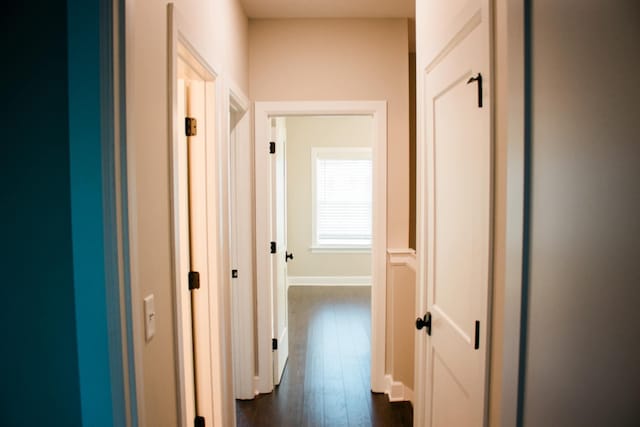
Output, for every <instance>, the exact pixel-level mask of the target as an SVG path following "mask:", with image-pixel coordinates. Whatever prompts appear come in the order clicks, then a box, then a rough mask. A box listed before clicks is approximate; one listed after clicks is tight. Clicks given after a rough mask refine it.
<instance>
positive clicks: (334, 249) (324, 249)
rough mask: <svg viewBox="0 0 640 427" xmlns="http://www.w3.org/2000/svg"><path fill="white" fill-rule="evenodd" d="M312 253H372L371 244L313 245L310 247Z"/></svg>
mask: <svg viewBox="0 0 640 427" xmlns="http://www.w3.org/2000/svg"><path fill="white" fill-rule="evenodd" d="M309 251H310V252H311V253H343V254H351V253H365V254H366V253H371V247H370V246H366V247H363V246H312V247H310V248H309Z"/></svg>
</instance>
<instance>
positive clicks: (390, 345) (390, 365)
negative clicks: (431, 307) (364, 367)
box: [386, 255, 416, 390]
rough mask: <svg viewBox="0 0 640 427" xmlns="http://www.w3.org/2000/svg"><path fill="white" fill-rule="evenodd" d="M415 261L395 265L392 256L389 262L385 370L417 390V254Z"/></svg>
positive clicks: (395, 378) (394, 378)
mask: <svg viewBox="0 0 640 427" xmlns="http://www.w3.org/2000/svg"><path fill="white" fill-rule="evenodd" d="M407 257H411V258H412V259H413V262H412V263H411V264H407V263H406V262H402V263H396V262H395V261H394V256H393V255H388V261H387V284H388V287H387V305H388V307H389V310H388V312H387V331H388V334H387V361H386V369H387V373H389V374H390V375H391V376H392V377H393V380H394V381H398V382H401V383H403V384H404V385H405V387H408V388H409V389H411V390H413V389H414V383H413V381H414V350H415V330H416V329H415V322H416V316H415V313H414V310H410V309H408V307H411V308H412V307H414V305H415V300H416V270H415V255H404V256H402V258H404V259H406V258H407Z"/></svg>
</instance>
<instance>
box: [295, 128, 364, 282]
mask: <svg viewBox="0 0 640 427" xmlns="http://www.w3.org/2000/svg"><path fill="white" fill-rule="evenodd" d="M286 128H287V247H288V250H289V252H293V253H294V256H295V258H294V260H293V261H291V262H289V264H288V272H289V275H290V276H371V253H370V252H368V253H335V252H334V253H317V252H311V246H312V235H311V234H312V232H311V228H312V225H311V223H312V200H311V188H312V185H313V183H312V175H311V148H312V147H371V144H372V141H373V120H372V118H371V117H366V116H344V117H288V118H287V120H286Z"/></svg>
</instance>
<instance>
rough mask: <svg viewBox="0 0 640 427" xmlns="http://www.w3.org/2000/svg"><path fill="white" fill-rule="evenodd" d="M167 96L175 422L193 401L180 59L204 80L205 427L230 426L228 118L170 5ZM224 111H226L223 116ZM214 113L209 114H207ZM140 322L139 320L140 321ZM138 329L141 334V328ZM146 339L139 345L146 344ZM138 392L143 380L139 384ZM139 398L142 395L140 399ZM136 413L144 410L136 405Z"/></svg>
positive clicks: (212, 73)
mask: <svg viewBox="0 0 640 427" xmlns="http://www.w3.org/2000/svg"><path fill="white" fill-rule="evenodd" d="M167 33H168V37H167V43H168V44H167V96H168V111H167V113H168V115H169V120H168V123H169V129H168V132H169V140H170V143H169V149H170V152H169V160H170V164H169V167H170V177H171V180H172V181H171V226H172V230H171V235H172V242H171V248H172V250H171V253H172V271H173V278H172V283H173V289H172V292H173V298H174V304H173V317H174V336H175V338H176V345H175V348H174V351H175V359H176V366H175V369H176V379H177V384H176V386H177V393H176V394H177V400H178V401H177V407H178V417H179V419H180V422H181V424H182V425H191V424H192V423H193V419H192V418H191V419H189V418H190V414H191V412H190V411H189V410H188V408H189V405H190V404H193V402H190V400H189V399H192V400H193V398H194V396H193V394H191V395H190V394H189V393H188V389H187V386H186V381H188V379H187V378H186V377H185V376H186V369H187V365H188V362H187V360H189V358H191V360H192V355H193V350H192V348H191V349H189V348H188V347H187V346H188V344H189V343H188V342H186V341H189V342H190V340H188V339H186V337H184V336H183V333H182V328H183V327H184V325H183V321H182V319H183V315H184V313H185V310H187V309H188V310H190V301H188V300H187V301H185V299H184V298H182V296H181V295H180V292H179V289H178V286H179V285H180V284H181V283H183V282H184V280H183V279H184V278H183V277H178V273H179V271H180V266H179V261H180V260H179V252H178V251H179V247H178V242H179V232H180V224H181V223H182V222H184V221H188V218H183V217H180V216H179V215H178V202H179V197H180V194H179V188H180V184H181V181H179V180H180V179H184V178H185V177H180V176H179V174H178V164H177V160H178V158H177V144H178V143H179V141H180V138H179V132H180V131H181V130H183V129H184V122H182V121H181V120H180V118H178V117H177V112H178V100H177V79H178V57H180V58H181V59H182V60H184V61H185V62H186V63H188V64H189V65H190V66H192V67H193V68H194V69H195V70H197V71H198V72H199V73H200V74H201V75H202V76H203V81H204V82H205V117H204V121H205V143H206V146H207V149H206V159H205V164H206V184H205V185H206V190H205V194H203V197H205V199H206V211H207V217H208V218H207V240H208V245H207V265H208V271H209V278H208V282H209V284H210V286H209V294H208V299H207V305H208V311H209V315H210V324H209V329H210V331H211V345H210V348H209V356H210V357H209V360H210V364H211V375H210V377H209V378H207V379H206V380H207V382H208V383H209V387H208V388H209V389H210V390H212V391H213V395H212V396H211V399H212V406H213V417H214V419H213V420H211V421H207V422H208V423H212V424H213V425H228V424H229V423H228V422H227V421H229V420H232V421H233V422H235V413H233V412H232V411H231V410H230V409H229V407H230V406H231V405H232V404H233V399H232V398H231V397H229V396H228V393H229V388H230V389H231V390H232V387H233V384H232V381H231V373H230V372H229V371H230V369H227V367H228V365H229V364H230V358H229V357H228V353H227V351H228V352H229V353H230V351H231V350H230V347H231V346H230V342H231V326H230V323H231V322H230V309H229V307H230V303H229V301H230V299H229V298H228V292H227V289H228V285H229V280H228V277H229V276H230V273H229V271H230V269H229V267H228V260H229V246H228V230H227V226H228V222H226V221H227V220H228V215H227V213H226V210H227V209H228V200H227V199H226V197H227V189H226V185H227V182H228V181H227V178H226V177H227V173H228V167H227V164H228V157H227V155H228V151H227V144H226V141H227V138H225V137H224V135H225V134H224V132H226V131H227V130H226V129H227V126H224V120H223V118H224V117H226V116H225V113H224V112H225V111H227V113H226V114H228V108H229V107H228V105H227V101H226V99H225V97H224V96H223V93H224V90H223V89H224V86H223V81H222V79H221V77H220V74H219V73H218V71H217V69H218V68H217V67H214V66H212V65H211V64H209V63H208V62H207V61H206V60H205V59H204V57H203V56H202V55H201V54H200V53H199V52H200V49H198V48H197V47H196V46H195V45H194V44H193V43H192V42H191V38H190V37H189V25H188V21H187V20H186V19H185V18H184V17H183V16H182V15H181V14H180V13H179V10H177V9H176V6H175V5H174V4H173V3H169V4H167ZM225 109H226V110H225ZM211 110H213V113H210V111H211ZM138 317H139V318H140V319H142V316H138ZM140 328H142V329H143V326H141V327H140ZM143 337H144V335H141V336H140V338H139V340H141V341H140V342H144V338H143ZM138 384H139V387H140V386H141V384H142V380H141V379H140V380H139V383H138ZM142 395H143V394H142V393H140V396H142ZM138 405H139V407H141V406H142V405H143V403H142V402H139V404H138Z"/></svg>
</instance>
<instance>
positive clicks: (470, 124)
mask: <svg viewBox="0 0 640 427" xmlns="http://www.w3.org/2000/svg"><path fill="white" fill-rule="evenodd" d="M470 4H476V6H477V5H478V2H475V3H474V2H467V4H466V6H465V8H466V7H467V6H469V5H470ZM456 5H457V6H460V5H461V3H460V2H457V3H455V4H453V3H452V4H451V6H456ZM485 5H486V4H485ZM441 7H443V6H442V4H441V5H439V6H438V8H441ZM463 9H464V8H463ZM467 9H468V8H467ZM467 9H464V10H463V12H464V13H465V14H466V15H468V16H475V17H477V19H479V18H480V17H482V16H487V15H486V14H484V13H481V11H480V9H478V11H477V13H470V12H469V10H470V9H469V10H467ZM434 10H437V8H434ZM449 12H450V13H449V15H448V16H447V19H449V18H450V17H451V16H456V15H455V14H454V13H453V12H452V11H449ZM440 13H442V11H441V12H440ZM474 19H476V18H474ZM449 21H451V20H450V19H449ZM454 21H455V20H454ZM460 22H461V24H460V25H464V26H463V27H462V28H457V29H456V28H454V27H451V26H450V27H448V28H446V33H447V34H449V33H455V34H456V37H455V38H454V39H452V40H451V42H450V43H449V44H448V45H447V47H446V49H445V50H444V51H443V52H442V53H441V55H440V56H439V58H438V60H437V61H436V62H435V63H434V64H432V65H431V67H430V68H429V67H428V68H427V69H425V70H424V74H423V76H424V104H425V105H424V109H423V111H424V113H425V116H424V123H425V129H426V135H425V136H426V138H425V139H426V170H427V203H426V205H427V206H426V213H427V262H426V282H427V283H426V287H427V289H426V290H427V292H426V298H427V301H426V306H427V309H428V311H430V312H431V315H432V330H431V336H430V337H427V338H426V339H427V342H426V357H425V360H423V362H422V363H425V364H426V369H425V372H426V378H425V379H424V380H425V381H426V387H425V394H424V400H423V402H422V403H423V404H424V406H425V415H426V423H425V425H428V426H432V427H458V426H461V427H462V426H469V427H479V426H482V425H483V422H484V412H485V411H484V408H485V394H486V392H485V389H486V366H485V365H486V354H487V348H488V347H487V343H486V331H487V305H488V289H489V261H490V230H491V229H490V226H491V224H490V213H491V205H490V203H491V135H490V111H491V108H490V105H489V102H488V100H489V97H488V96H487V95H488V94H489V84H488V83H489V77H490V70H489V50H488V42H489V33H488V31H489V26H488V22H487V20H484V21H473V20H472V21H469V20H466V21H465V20H460ZM443 32H445V30H444V29H443ZM443 34H444V33H443ZM478 73H481V74H482V76H483V81H482V83H483V84H482V86H483V87H482V89H483V90H482V101H483V102H482V104H483V107H479V92H478V85H479V83H478V82H473V81H472V82H469V79H470V78H471V77H474V76H476V75H477V74H478ZM476 322H479V328H478V336H477V337H476ZM476 340H477V341H478V343H479V344H480V346H479V348H477V349H476Z"/></svg>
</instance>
